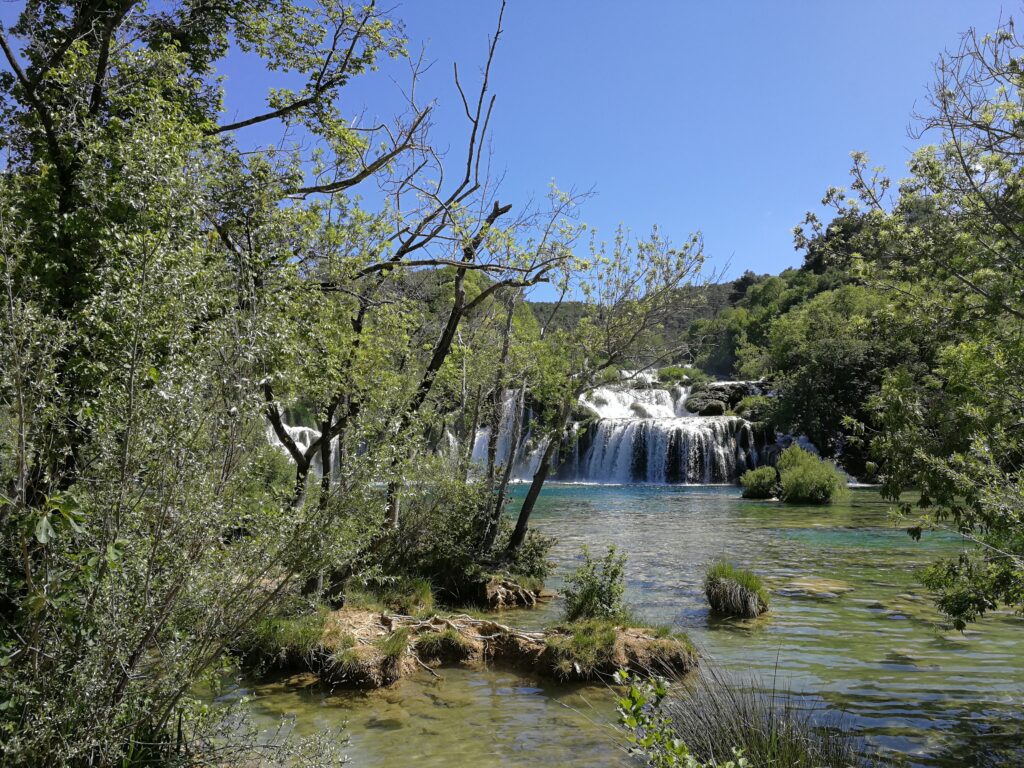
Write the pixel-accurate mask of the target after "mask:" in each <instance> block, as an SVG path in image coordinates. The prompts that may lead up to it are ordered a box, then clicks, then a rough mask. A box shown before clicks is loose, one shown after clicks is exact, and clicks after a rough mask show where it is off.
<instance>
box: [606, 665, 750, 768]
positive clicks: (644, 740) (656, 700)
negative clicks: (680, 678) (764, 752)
mask: <svg viewBox="0 0 1024 768" xmlns="http://www.w3.org/2000/svg"><path fill="white" fill-rule="evenodd" d="M615 682H616V683H618V684H619V685H622V686H625V687H626V690H625V691H624V693H623V695H622V696H621V697H620V698H619V699H618V700H617V702H616V711H617V712H618V714H619V725H621V726H622V727H623V728H625V729H626V732H627V736H626V740H627V741H628V742H629V743H630V744H632V745H633V746H632V748H631V749H630V750H629V751H630V753H631V754H632V755H634V756H636V757H640V758H642V759H643V760H644V761H645V762H646V763H647V765H648V766H651V768H748V766H750V761H749V760H747V758H745V757H744V756H743V750H741V749H736V748H735V747H734V748H733V757H734V758H735V759H733V760H729V761H727V762H724V763H716V762H708V763H702V762H700V761H699V760H698V759H697V758H696V757H694V755H693V754H692V753H691V752H690V748H689V747H687V746H686V743H685V742H684V741H683V740H682V739H679V738H677V737H676V734H675V732H674V730H673V724H672V720H671V718H669V717H666V716H665V715H664V714H663V713H662V712H661V703H662V702H663V701H664V699H665V696H666V694H667V693H668V688H667V686H666V684H665V682H664V681H663V680H661V679H658V678H643V677H640V676H638V675H632V674H630V673H629V672H627V671H625V670H622V671H619V672H616V673H615Z"/></svg>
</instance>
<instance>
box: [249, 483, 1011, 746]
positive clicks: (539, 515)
mask: <svg viewBox="0 0 1024 768" xmlns="http://www.w3.org/2000/svg"><path fill="white" fill-rule="evenodd" d="M513 506H514V505H513ZM887 509H888V507H887V506H886V504H884V503H883V502H881V501H880V500H879V498H878V496H877V494H876V493H874V492H873V491H869V490H858V491H855V492H854V493H853V494H852V498H851V500H850V501H849V502H846V503H843V504H839V505H835V506H833V507H827V508H807V507H799V508H794V507H791V508H786V507H782V506H780V505H778V504H774V503H770V502H750V501H744V500H741V499H740V498H739V491H738V489H735V488H709V487H680V486H676V487H664V486H662V487H653V486H648V487H645V486H622V487H614V488H608V487H594V486H569V485H562V486H549V487H547V488H546V489H545V491H544V493H543V495H542V496H541V500H540V503H539V505H538V509H537V512H536V518H535V519H536V525H537V527H538V528H540V529H542V530H544V531H545V532H546V533H549V534H553V535H555V536H557V537H558V538H559V544H558V546H557V548H556V550H555V552H554V557H555V559H556V561H557V562H558V572H559V578H560V577H561V576H562V575H564V574H565V573H566V572H568V571H569V570H571V568H572V567H573V561H574V558H575V556H576V553H577V552H578V550H579V547H580V545H581V544H584V543H587V544H589V545H590V546H591V547H594V548H602V547H604V546H605V545H607V544H612V543H614V544H617V545H619V546H620V547H621V548H622V549H623V550H624V551H625V552H627V553H628V554H629V563H628V567H627V573H628V576H629V581H628V585H627V599H628V600H629V601H630V603H631V605H632V606H633V607H634V608H635V609H636V612H637V613H638V614H640V615H641V616H643V617H644V618H646V619H648V620H651V621H655V622H659V623H666V624H674V625H676V626H678V627H682V628H683V629H685V630H686V631H687V632H688V633H689V634H690V636H691V638H693V640H694V641H695V642H696V643H697V645H698V646H699V647H700V648H701V649H702V651H703V653H704V654H705V655H706V656H709V657H711V658H713V659H714V660H715V661H716V662H717V663H719V664H720V665H722V666H724V667H726V668H727V669H730V670H735V671H737V672H739V673H742V674H757V675H759V676H760V677H761V678H762V679H764V680H766V681H767V682H768V683H769V684H771V683H772V681H773V680H774V683H775V685H776V686H778V687H782V688H785V689H787V690H790V691H792V692H798V693H800V694H801V695H802V697H806V698H807V699H808V700H809V701H811V702H816V703H818V704H819V705H821V706H824V707H827V708H829V709H832V710H835V709H840V710H843V711H844V712H846V713H847V714H848V721H849V722H850V724H852V725H853V726H854V727H856V728H857V729H859V730H860V731H861V732H862V733H863V734H864V736H865V737H866V738H867V740H868V742H869V744H870V745H871V746H872V748H874V749H877V750H881V751H883V752H886V753H899V754H902V755H905V756H906V758H907V759H908V760H909V762H910V764H912V765H936V766H967V765H970V766H974V765H993V766H994V765H1017V764H1024V747H1022V746H1021V745H1022V743H1024V737H1022V733H1024V722H1022V715H1021V711H1022V705H1024V653H1022V651H1024V620H1022V619H1020V618H1018V617H1015V616H1011V615H1007V614H995V615H992V616H989V617H987V618H986V619H985V620H984V621H982V622H980V623H979V624H978V625H977V626H974V627H972V628H971V629H969V630H968V631H967V632H966V633H964V634H960V633H958V632H956V631H954V630H953V629H951V628H950V627H949V625H947V624H945V623H944V622H943V621H942V620H941V617H940V616H939V615H938V614H937V613H936V611H935V610H934V608H933V607H932V606H931V603H930V602H929V601H928V599H927V597H926V596H925V595H924V594H923V592H922V589H921V587H920V586H919V584H918V583H917V581H916V577H915V569H917V568H919V567H920V566H921V565H923V564H925V563H927V562H929V561H930V560H931V559H932V558H933V557H934V556H935V555H936V554H939V553H941V552H950V551H955V549H956V547H957V546H959V544H958V543H957V542H955V541H953V540H951V539H948V538H947V539H942V538H939V537H936V536H931V537H926V538H925V540H923V541H921V542H914V541H912V540H911V539H910V538H909V537H908V536H907V535H906V534H905V533H903V532H902V531H901V530H899V529H897V528H894V527H893V526H892V525H891V524H890V523H889V522H888V520H887V517H886V513H887ZM719 556H725V557H727V558H729V559H730V560H732V561H733V562H735V563H737V564H739V565H744V566H747V567H750V568H752V569H753V570H755V571H756V572H758V573H759V574H760V575H761V576H762V577H764V578H765V580H766V582H767V584H768V586H769V587H770V588H771V590H772V593H773V604H772V611H771V612H770V613H769V614H768V615H767V616H765V617H762V618H761V619H758V620H754V621H715V620H712V619H711V617H709V615H708V612H707V609H706V606H705V605H704V600H703V595H702V593H701V590H700V581H701V576H702V573H703V569H704V567H705V565H706V564H707V563H708V562H709V561H710V560H712V559H714V558H715V557H719ZM559 578H556V579H555V580H553V582H552V586H554V587H556V588H557V587H558V586H559ZM559 610H560V606H559V604H558V601H557V600H556V601H554V602H553V603H552V604H550V605H548V606H546V607H544V608H542V609H540V610H539V611H533V612H519V613H517V614H516V615H515V616H512V615H509V614H506V616H505V619H506V620H507V621H509V622H510V623H518V624H522V625H534V626H537V625H542V624H544V623H547V622H550V621H551V620H552V619H554V618H555V616H557V614H558V611H559ZM442 674H443V676H444V680H443V681H439V680H435V679H433V678H431V677H430V676H428V675H426V673H423V674H422V675H420V676H417V677H415V678H412V679H409V680H405V681H402V682H401V683H399V685H398V686H396V687H395V688H393V689H390V690H387V691H378V692H374V693H372V694H368V695H353V694H344V695H326V694H325V693H324V692H322V691H318V690H316V689H302V688H301V686H295V685H287V684H280V683H279V684H272V685H267V686H262V687H259V688H257V690H256V694H257V698H256V699H255V702H254V707H255V712H256V714H257V716H258V717H259V718H261V719H269V718H271V717H273V718H275V719H276V718H278V717H280V716H282V715H286V716H295V727H296V729H297V730H298V731H299V732H310V731H312V730H314V729H318V728H337V727H338V725H339V724H340V723H342V722H345V721H347V722H348V733H349V735H350V737H351V744H350V749H349V753H350V755H351V756H352V758H353V762H354V764H356V765H370V766H384V765H402V764H407V763H410V762H413V761H415V762H416V764H420V765H427V766H430V765H469V764H472V765H476V766H488V765H495V766H497V765H509V766H515V765H523V766H525V765H538V764H543V765H551V766H608V765H624V764H628V760H627V759H626V758H625V757H624V756H623V754H622V752H621V751H619V747H618V742H617V740H616V737H615V734H614V731H613V730H612V729H610V728H609V726H608V725H607V723H608V722H609V720H610V719H611V716H612V706H611V702H610V695H609V693H608V692H607V691H606V690H605V689H603V688H600V687H582V688H581V687H575V688H566V687H559V686H549V685H542V684H540V683H538V682H537V681H533V680H529V679H524V678H523V677H521V676H519V675H517V674H514V673H510V672H507V671H501V670H491V671H487V672H477V671H469V670H461V669H446V670H443V673H442ZM1015 750H1016V751H1015Z"/></svg>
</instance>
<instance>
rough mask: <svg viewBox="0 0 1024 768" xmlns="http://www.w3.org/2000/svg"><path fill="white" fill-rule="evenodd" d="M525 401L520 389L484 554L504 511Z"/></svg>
mask: <svg viewBox="0 0 1024 768" xmlns="http://www.w3.org/2000/svg"><path fill="white" fill-rule="evenodd" d="M525 400H526V388H525V387H521V388H520V389H519V394H518V395H517V396H516V404H515V409H516V410H515V416H514V421H513V422H512V435H511V440H510V442H509V446H510V447H509V458H508V461H506V462H505V467H504V469H503V471H502V473H501V482H500V483H499V484H498V488H497V490H496V492H495V494H494V506H493V507H492V509H491V517H490V520H489V521H488V526H487V532H486V535H485V537H484V543H483V547H482V548H481V551H482V552H484V553H487V552H490V551H491V548H492V547H493V546H494V540H495V538H497V536H498V531H499V530H500V528H501V514H502V512H504V511H505V492H506V491H507V490H508V484H509V482H510V481H511V480H512V471H513V469H514V468H515V462H516V456H518V455H519V447H520V445H521V444H522V440H523V408H524V407H525Z"/></svg>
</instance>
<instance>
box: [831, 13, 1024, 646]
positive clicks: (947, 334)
mask: <svg viewBox="0 0 1024 768" xmlns="http://www.w3.org/2000/svg"><path fill="white" fill-rule="evenodd" d="M1022 55H1024V45H1022V44H1021V41H1020V40H1019V39H1018V37H1017V36H1016V33H1015V31H1014V27H1013V24H1012V22H1011V23H1010V24H1008V25H1006V26H1004V27H1002V28H1000V29H998V30H997V31H996V32H995V33H993V34H992V35H986V36H980V35H978V34H976V33H975V32H973V31H972V32H969V33H968V34H967V35H965V36H964V38H963V40H962V43H961V45H960V47H959V48H958V49H957V50H955V51H953V52H951V53H947V54H945V55H943V56H942V57H941V58H940V59H939V61H938V64H937V65H936V73H937V78H936V82H935V84H934V86H933V88H932V92H931V98H930V105H929V106H930V109H929V111H928V112H927V113H926V114H924V115H922V116H920V126H921V130H922V131H923V132H933V133H936V134H937V135H938V140H939V143H938V144H937V145H935V146H931V147H926V148H924V149H922V150H920V151H919V152H918V153H917V154H916V155H915V156H914V158H913V161H912V163H911V171H912V176H911V178H910V179H909V180H907V181H906V182H904V183H903V184H902V185H901V187H900V189H899V193H898V196H897V197H896V199H895V200H890V199H889V198H888V197H887V194H886V193H887V190H888V188H889V182H888V180H887V179H885V177H884V176H883V175H882V172H881V170H880V169H875V170H874V171H870V170H869V169H868V166H867V159H866V157H865V156H863V155H861V154H857V155H855V156H854V169H853V184H852V188H853V191H852V193H851V194H850V195H847V194H845V192H844V191H842V190H832V191H830V194H829V200H830V201H831V202H832V203H833V204H834V205H835V207H836V208H837V210H839V211H840V214H841V215H851V212H855V211H856V212H858V213H859V212H863V216H864V217H865V219H866V221H867V222H869V224H870V235H871V238H872V243H873V244H874V245H875V246H876V247H874V248H864V249H862V250H861V251H860V253H861V256H862V260H861V263H860V264H859V265H858V268H859V269H860V270H861V271H862V272H863V273H864V275H865V279H868V280H870V281H871V282H872V283H873V284H876V285H878V286H879V287H881V288H883V289H885V290H887V291H888V293H889V296H890V298H891V301H892V304H893V306H894V310H895V311H897V312H900V313H902V314H903V315H904V316H905V317H906V318H907V321H908V322H910V323H912V324H913V325H915V326H917V327H919V328H920V329H921V332H922V333H923V334H927V335H928V336H929V337H930V338H932V339H934V340H935V344H936V346H937V350H936V353H935V356H934V364H933V365H932V366H930V368H929V369H926V370H920V369H915V368H914V367H913V366H904V365H895V366H894V367H893V368H892V369H891V370H890V371H889V372H888V373H887V375H886V376H885V379H884V381H883V384H882V387H881V390H880V392H879V393H878V394H877V395H876V396H875V397H874V398H872V400H871V407H872V410H873V413H874V416H873V418H874V421H873V424H874V425H875V426H876V427H877V428H878V430H879V432H878V434H877V435H876V436H874V439H873V440H872V449H873V451H874V452H875V455H876V458H877V459H878V461H879V463H880V465H881V468H882V470H883V471H884V486H883V492H884V494H885V495H886V496H887V497H889V498H890V499H892V500H893V501H895V502H899V505H900V509H901V511H902V513H903V514H904V515H905V516H907V517H910V516H911V515H913V514H914V511H913V508H914V506H916V507H917V514H918V516H919V519H918V520H917V521H915V524H914V525H913V526H912V527H911V528H910V533H911V534H912V535H913V536H915V537H916V536H920V535H921V534H922V532H923V530H924V529H926V528H932V527H942V528H948V529H950V530H953V531H955V532H957V533H959V534H960V535H961V536H963V537H964V538H965V539H966V540H967V541H969V542H973V543H974V544H975V545H976V546H971V547H968V548H966V549H964V551H963V552H962V554H960V555H959V556H958V557H955V558H952V559H947V560H942V561H940V562H938V563H936V564H935V565H934V567H932V568H931V569H930V570H929V571H928V573H927V575H926V582H927V584H928V585H929V586H930V587H931V588H932V589H934V590H936V592H937V593H938V605H939V607H940V608H941V609H942V610H943V611H945V612H946V613H947V614H949V615H950V616H951V617H952V618H953V621H954V623H955V624H956V626H958V627H963V626H964V625H965V624H966V623H967V622H969V621H972V620H974V619H976V618H978V617H979V616H980V615H982V614H983V613H984V612H986V611H988V610H992V609H994V608H996V607H998V606H1000V605H1006V606H1009V607H1012V608H1015V609H1017V610H1022V609H1024V537H1022V526H1021V522H1020V521H1021V512H1022V510H1024V496H1022V494H1021V471H1022V459H1024V449H1022V433H1021V426H1022V423H1021V420H1020V404H1021V403H1022V402H1024V389H1022V384H1021V382H1022V381H1024V370H1022V364H1024V348H1022V346H1021V339H1022V338H1024V333H1022V331H1024V303H1022V297H1024V290H1022V288H1024V269H1022V264H1024V258H1022V255H1024V214H1022V211H1024V207H1022V206H1021V194H1022V192H1021V190H1022V189H1024V186H1022V183H1021V182H1022V179H1024V175H1022V173H1024V168H1022V166H1021V162H1022V161H1021V158H1022V157H1024V135H1022V132H1021V128H1020V126H1021V124H1022V123H1021V119H1020V118H1021V115H1022V114H1024V111H1022V105H1024V98H1022V91H1021V69H1020V61H1021V58H1022ZM879 244H880V245H881V247H877V246H879ZM861 426H862V427H863V428H864V429H865V431H866V433H867V434H870V430H871V425H861ZM908 487H913V488H916V489H918V490H919V492H920V496H919V499H918V501H917V502H916V504H913V503H911V502H907V501H901V500H900V497H901V492H902V491H903V490H904V489H906V488H908Z"/></svg>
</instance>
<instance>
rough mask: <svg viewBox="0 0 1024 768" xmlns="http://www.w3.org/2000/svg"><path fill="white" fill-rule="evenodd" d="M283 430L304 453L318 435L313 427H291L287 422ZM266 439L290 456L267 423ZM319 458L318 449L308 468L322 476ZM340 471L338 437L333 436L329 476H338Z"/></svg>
mask: <svg viewBox="0 0 1024 768" xmlns="http://www.w3.org/2000/svg"><path fill="white" fill-rule="evenodd" d="M284 428H285V430H286V431H287V432H288V436H289V437H291V439H292V440H293V441H294V442H295V446H296V447H297V448H298V449H299V450H300V451H302V452H303V453H305V452H306V451H307V450H308V449H309V446H311V445H312V444H313V442H314V441H315V440H317V439H318V438H319V437H320V432H319V431H318V430H315V429H313V428H312V427H293V426H290V425H288V424H285V425H284ZM267 441H268V442H269V443H270V444H271V445H272V446H274V447H275V448H277V449H278V450H280V451H281V452H283V453H284V454H285V455H286V456H288V457H289V458H291V455H290V454H289V453H288V449H287V448H285V446H284V444H283V443H282V442H281V441H280V440H279V439H278V437H277V433H276V432H275V431H274V428H273V427H272V426H271V425H270V424H267ZM322 464H323V463H322V461H321V458H320V451H317V452H316V453H315V454H314V455H313V461H312V462H311V463H310V469H311V470H312V471H313V474H314V475H315V476H316V477H322V476H323V465H322ZM340 473H341V454H340V453H339V452H338V438H337V437H335V438H333V439H332V440H331V477H334V478H336V477H338V475H339V474H340Z"/></svg>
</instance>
